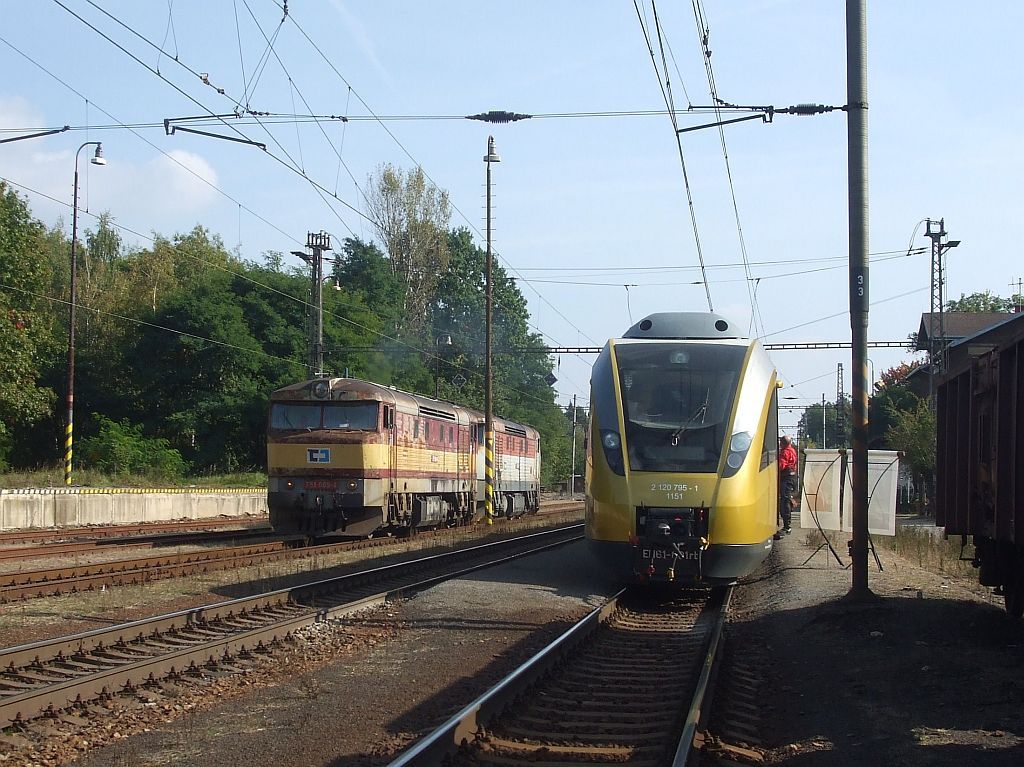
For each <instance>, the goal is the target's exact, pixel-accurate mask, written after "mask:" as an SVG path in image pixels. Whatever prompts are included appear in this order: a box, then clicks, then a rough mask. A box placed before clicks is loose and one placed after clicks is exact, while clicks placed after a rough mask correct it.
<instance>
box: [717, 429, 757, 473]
mask: <svg viewBox="0 0 1024 767" xmlns="http://www.w3.org/2000/svg"><path fill="white" fill-rule="evenodd" d="M752 441H753V440H752V439H751V437H750V433H749V432H746V431H738V432H736V433H735V434H733V435H732V439H730V440H729V455H728V457H727V458H726V459H725V471H724V472H723V473H722V476H723V477H731V476H732V475H733V474H735V473H736V472H737V471H739V468H740V466H742V465H743V461H744V459H745V458H746V457H747V451H748V450H749V449H750V443H751V442H752Z"/></svg>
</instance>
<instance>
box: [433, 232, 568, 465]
mask: <svg viewBox="0 0 1024 767" xmlns="http://www.w3.org/2000/svg"><path fill="white" fill-rule="evenodd" d="M448 252H449V254H450V259H449V262H448V268H447V269H446V270H445V271H444V272H443V273H442V274H441V275H440V277H439V278H438V284H437V291H436V294H435V296H434V300H433V303H432V305H431V307H430V326H431V328H432V331H433V337H434V338H437V337H442V336H451V339H452V345H451V346H450V347H449V346H445V347H443V348H440V349H439V348H438V347H437V346H436V344H433V343H430V344H428V348H427V350H426V351H427V355H426V356H425V360H426V361H427V362H435V363H436V362H437V360H436V359H435V357H434V355H435V354H437V353H440V355H441V360H440V370H441V382H440V387H439V388H440V395H441V398H442V399H450V400H453V401H456V402H459V403H460V404H465V405H468V406H470V407H474V408H477V409H481V410H482V409H483V407H484V373H485V366H484V354H483V353H484V348H485V332H486V323H485V321H484V315H485V312H486V297H485V293H484V287H485V268H486V257H487V254H486V252H485V251H484V250H482V249H481V248H479V247H478V246H476V245H475V244H473V240H472V236H471V234H470V232H469V230H467V229H465V228H460V229H456V230H454V231H451V232H449V236H448ZM491 287H492V294H493V312H492V314H493V322H492V326H493V327H492V333H493V339H492V341H493V354H492V360H493V365H492V367H493V374H494V388H493V391H494V412H495V414H497V415H500V416H502V417H505V418H509V419H511V420H515V421H519V422H521V423H525V424H529V425H531V426H533V427H535V428H536V429H538V430H539V431H540V432H541V440H542V444H543V451H544V460H543V462H542V472H543V481H544V482H545V483H549V482H551V481H555V480H559V479H562V478H564V477H565V476H567V474H568V472H569V464H570V457H569V447H570V446H569V436H570V427H569V424H568V423H567V422H566V420H565V414H564V412H562V410H561V409H560V408H559V407H558V406H557V405H556V404H555V401H554V397H555V393H554V390H553V389H552V388H551V386H550V384H548V382H547V378H548V376H550V375H551V374H552V361H551V357H550V355H548V354H546V353H545V352H544V346H545V345H544V343H543V340H542V339H541V337H540V336H539V335H538V334H536V333H534V332H532V331H531V330H530V326H529V310H528V307H527V304H526V299H525V298H524V297H523V295H522V293H521V292H520V291H519V288H518V287H517V286H516V284H515V281H514V280H512V279H511V278H510V277H509V276H508V274H507V273H506V272H505V270H504V268H502V266H501V265H500V264H493V267H492V270H491ZM429 367H432V366H428V369H429ZM428 381H429V384H428V386H429V388H425V389H420V390H421V391H424V390H426V391H430V392H431V393H432V390H433V386H432V383H433V375H430V377H429V378H428ZM456 382H461V383H460V384H457V383H456Z"/></svg>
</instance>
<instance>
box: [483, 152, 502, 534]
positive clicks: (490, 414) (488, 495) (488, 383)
mask: <svg viewBox="0 0 1024 767" xmlns="http://www.w3.org/2000/svg"><path fill="white" fill-rule="evenodd" d="M484 162H485V163H486V164H487V268H486V276H485V281H484V284H485V285H486V296H487V299H486V303H487V319H486V323H485V325H486V330H485V334H486V341H485V344H484V346H485V351H484V477H485V480H486V481H485V485H484V488H485V489H484V515H485V517H486V518H487V524H489V525H490V524H493V523H494V401H493V390H492V387H493V384H494V371H493V369H492V367H491V298H492V291H491V267H492V263H493V256H492V253H491V163H495V162H501V158H500V157H498V152H497V151H496V150H495V148H494V136H488V137H487V154H485V155H484Z"/></svg>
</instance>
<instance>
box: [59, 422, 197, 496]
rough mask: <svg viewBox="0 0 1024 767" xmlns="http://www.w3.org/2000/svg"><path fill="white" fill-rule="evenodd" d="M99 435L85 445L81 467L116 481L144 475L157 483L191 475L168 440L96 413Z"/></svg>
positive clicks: (82, 448) (90, 438) (82, 446)
mask: <svg viewBox="0 0 1024 767" xmlns="http://www.w3.org/2000/svg"><path fill="white" fill-rule="evenodd" d="M93 421H95V423H96V428H95V431H96V434H95V436H93V437H89V438H87V439H85V440H83V441H82V444H81V448H80V450H79V452H80V454H81V456H82V463H83V464H84V465H85V466H88V467H89V468H93V469H98V470H100V471H103V472H106V473H108V474H110V475H111V476H114V477H128V476H132V475H142V476H145V477H149V478H150V479H155V480H176V479H180V478H181V477H183V476H184V475H185V473H186V472H187V471H188V464H187V463H186V462H185V460H184V459H183V458H182V457H181V454H180V453H179V452H178V451H177V450H174V449H173V448H171V446H170V445H169V444H168V442H167V440H166V439H160V438H151V437H146V436H144V435H143V433H142V427H141V426H138V425H132V424H130V423H129V422H128V421H126V420H125V421H118V422H114V421H111V420H110V419H109V418H105V417H104V416H102V415H99V414H98V413H93Z"/></svg>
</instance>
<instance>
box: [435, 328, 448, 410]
mask: <svg viewBox="0 0 1024 767" xmlns="http://www.w3.org/2000/svg"><path fill="white" fill-rule="evenodd" d="M451 345H452V337H451V336H438V337H437V340H436V341H435V342H434V399H440V398H441V397H440V396H439V395H440V392H441V347H442V346H451Z"/></svg>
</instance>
